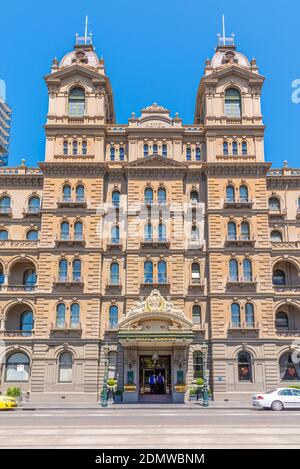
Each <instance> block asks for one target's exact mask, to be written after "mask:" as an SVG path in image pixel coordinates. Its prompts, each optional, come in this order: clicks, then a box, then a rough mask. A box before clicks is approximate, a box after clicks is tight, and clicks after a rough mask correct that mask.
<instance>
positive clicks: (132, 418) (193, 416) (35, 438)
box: [0, 407, 300, 449]
mask: <svg viewBox="0 0 300 469" xmlns="http://www.w3.org/2000/svg"><path fill="white" fill-rule="evenodd" d="M4 447H5V448H11V447H18V448H22V447H24V448H74V447H77V448H144V449H151V448H237V447H239V448H286V447H289V448H300V411H292V410H289V411H284V412H272V411H264V410H256V409H234V410H232V409H203V408H202V409H198V408H193V409H186V410H185V409H182V408H180V409H174V408H169V409H164V408H163V407H162V408H161V409H157V408H155V409H154V408H153V409H151V408H150V409H149V408H147V409H130V408H126V409H124V410H122V409H114V408H109V409H99V410H98V409H87V410H79V409H73V410H49V411H48V410H47V411H45V410H38V409H36V410H26V411H25V410H17V411H13V412H1V413H0V448H4Z"/></svg>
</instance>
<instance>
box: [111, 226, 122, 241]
mask: <svg viewBox="0 0 300 469" xmlns="http://www.w3.org/2000/svg"><path fill="white" fill-rule="evenodd" d="M111 242H112V244H119V243H120V228H119V227H118V225H114V226H112V228H111Z"/></svg>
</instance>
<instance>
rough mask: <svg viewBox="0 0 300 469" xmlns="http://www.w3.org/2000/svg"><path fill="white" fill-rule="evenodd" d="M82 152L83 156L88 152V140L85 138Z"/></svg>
mask: <svg viewBox="0 0 300 469" xmlns="http://www.w3.org/2000/svg"><path fill="white" fill-rule="evenodd" d="M81 152H82V154H83V156H85V155H86V154H87V141H86V140H83V142H82V145H81Z"/></svg>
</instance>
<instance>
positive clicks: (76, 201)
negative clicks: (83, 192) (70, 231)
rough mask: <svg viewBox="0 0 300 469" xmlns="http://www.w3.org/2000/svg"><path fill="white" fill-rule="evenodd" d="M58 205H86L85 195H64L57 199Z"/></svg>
mask: <svg viewBox="0 0 300 469" xmlns="http://www.w3.org/2000/svg"><path fill="white" fill-rule="evenodd" d="M57 205H58V207H83V208H84V207H86V206H87V203H86V199H85V197H80V196H78V197H62V198H61V199H59V200H58V201H57Z"/></svg>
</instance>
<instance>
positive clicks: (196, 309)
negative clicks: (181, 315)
mask: <svg viewBox="0 0 300 469" xmlns="http://www.w3.org/2000/svg"><path fill="white" fill-rule="evenodd" d="M192 321H193V324H201V308H200V306H199V305H194V306H193V310H192Z"/></svg>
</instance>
